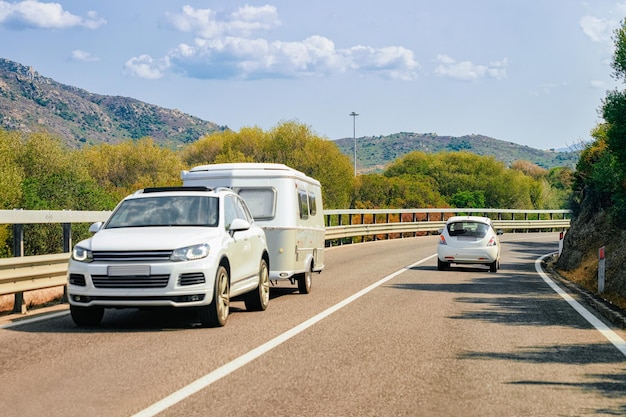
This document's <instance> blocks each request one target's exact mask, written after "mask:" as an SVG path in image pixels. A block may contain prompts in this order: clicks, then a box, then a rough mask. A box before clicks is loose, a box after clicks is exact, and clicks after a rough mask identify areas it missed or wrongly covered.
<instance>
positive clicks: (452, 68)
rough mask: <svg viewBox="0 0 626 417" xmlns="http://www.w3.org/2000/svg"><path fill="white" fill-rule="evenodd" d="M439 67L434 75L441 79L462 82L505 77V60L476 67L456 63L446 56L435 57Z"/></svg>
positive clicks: (465, 62) (468, 62) (471, 64)
mask: <svg viewBox="0 0 626 417" xmlns="http://www.w3.org/2000/svg"><path fill="white" fill-rule="evenodd" d="M437 62H438V63H439V65H437V67H436V68H435V74H436V75H439V76H441V77H450V78H455V79H457V80H462V81H474V80H477V79H479V78H495V79H498V80H499V79H503V78H505V77H506V67H507V65H508V61H507V59H506V58H505V59H503V60H501V61H493V62H490V63H489V64H488V65H477V64H474V63H472V62H471V61H461V62H457V61H456V60H454V59H452V58H451V57H449V56H448V55H437Z"/></svg>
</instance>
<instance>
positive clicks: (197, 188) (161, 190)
mask: <svg viewBox="0 0 626 417" xmlns="http://www.w3.org/2000/svg"><path fill="white" fill-rule="evenodd" d="M168 191H213V188H211V187H207V186H204V185H201V186H193V187H189V186H187V187H185V186H182V187H148V188H144V189H143V191H142V192H143V193H144V194H148V193H165V192H168Z"/></svg>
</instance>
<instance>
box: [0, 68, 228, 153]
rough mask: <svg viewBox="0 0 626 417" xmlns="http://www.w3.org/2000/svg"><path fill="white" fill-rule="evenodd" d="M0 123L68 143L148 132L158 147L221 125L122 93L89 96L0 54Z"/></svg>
mask: <svg viewBox="0 0 626 417" xmlns="http://www.w3.org/2000/svg"><path fill="white" fill-rule="evenodd" d="M0 127H3V128H5V129H10V130H20V131H23V132H36V131H41V130H45V131H48V132H50V133H53V134H55V135H57V136H60V137H63V138H65V140H66V141H67V143H68V145H69V146H71V147H80V146H82V145H83V144H86V143H92V144H95V143H103V142H107V143H116V142H119V141H122V140H127V139H139V138H142V137H145V136H150V137H152V138H153V139H154V141H155V142H157V143H160V144H162V145H164V146H169V147H176V146H177V145H180V144H184V143H188V142H193V141H195V140H197V139H198V138H199V137H201V136H203V135H205V134H207V133H211V132H214V131H220V130H224V129H226V127H224V126H218V125H217V124H215V123H212V122H207V121H204V120H202V119H199V118H197V117H193V116H190V115H188V114H185V113H182V112H181V111H179V110H175V109H174V110H170V109H165V108H162V107H159V106H155V105H152V104H148V103H144V102H142V101H139V100H135V99H132V98H127V97H119V96H104V95H99V94H92V93H90V92H88V91H86V90H83V89H80V88H76V87H72V86H68V85H65V84H61V83H58V82H56V81H54V80H53V79H50V78H46V77H43V76H41V75H40V74H39V73H37V72H36V71H35V70H34V69H33V68H32V67H27V66H24V65H21V64H18V63H16V62H13V61H9V60H6V59H2V58H0Z"/></svg>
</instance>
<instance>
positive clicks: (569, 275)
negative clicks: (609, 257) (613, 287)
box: [558, 256, 626, 310]
mask: <svg viewBox="0 0 626 417" xmlns="http://www.w3.org/2000/svg"><path fill="white" fill-rule="evenodd" d="M558 272H559V274H560V275H561V276H563V277H564V278H566V279H568V280H569V281H571V282H573V283H575V284H576V285H578V286H579V287H582V288H584V289H586V290H587V291H589V292H591V293H593V294H596V295H598V296H599V297H602V298H604V299H605V300H607V301H609V302H611V303H612V304H614V305H616V306H618V307H620V308H622V309H625V310H626V297H624V296H622V295H620V294H618V293H617V292H614V291H606V292H604V293H602V294H598V259H597V258H596V257H595V256H587V257H585V258H584V259H583V260H582V262H581V263H580V266H579V267H578V268H576V269H574V270H571V271H564V270H559V271H558Z"/></svg>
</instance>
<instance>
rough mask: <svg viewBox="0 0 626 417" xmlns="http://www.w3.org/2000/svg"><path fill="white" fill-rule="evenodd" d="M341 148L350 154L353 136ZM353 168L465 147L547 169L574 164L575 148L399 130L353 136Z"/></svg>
mask: <svg viewBox="0 0 626 417" xmlns="http://www.w3.org/2000/svg"><path fill="white" fill-rule="evenodd" d="M335 143H336V144H337V146H338V147H339V149H340V150H341V152H342V153H343V154H345V155H348V156H350V157H351V158H354V138H343V139H338V140H336V141H335ZM356 149H357V170H359V171H360V172H372V171H380V170H382V169H384V167H385V166H387V165H388V164H389V163H391V162H393V161H394V160H396V159H397V158H400V157H402V156H404V155H406V154H407V153H410V152H413V151H422V152H425V153H436V152H454V151H467V152H471V153H475V154H477V155H483V156H493V157H494V158H495V159H496V160H498V161H502V162H504V163H505V164H506V165H510V164H511V163H512V162H514V161H517V160H526V161H530V162H532V163H534V164H537V165H539V166H540V167H543V168H546V169H550V168H554V167H561V166H567V167H570V168H572V169H573V168H575V166H576V163H577V162H578V158H579V156H580V152H579V151H571V152H559V151H556V150H540V149H535V148H531V147H529V146H524V145H519V144H516V143H513V142H506V141H502V140H498V139H494V138H490V137H488V136H483V135H465V136H460V137H455V136H439V135H437V134H436V133H410V132H400V133H395V134H393V135H388V136H365V137H360V138H357V145H356Z"/></svg>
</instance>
